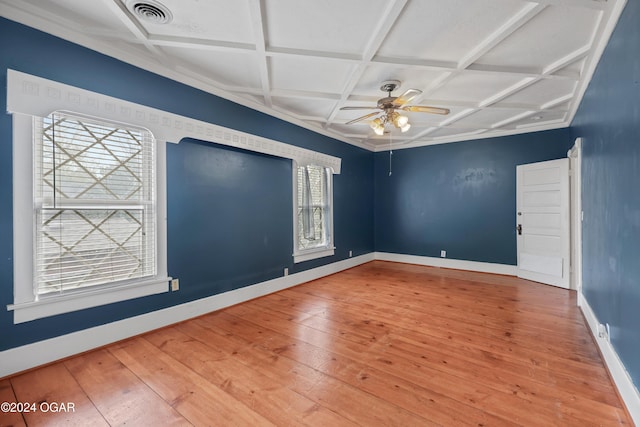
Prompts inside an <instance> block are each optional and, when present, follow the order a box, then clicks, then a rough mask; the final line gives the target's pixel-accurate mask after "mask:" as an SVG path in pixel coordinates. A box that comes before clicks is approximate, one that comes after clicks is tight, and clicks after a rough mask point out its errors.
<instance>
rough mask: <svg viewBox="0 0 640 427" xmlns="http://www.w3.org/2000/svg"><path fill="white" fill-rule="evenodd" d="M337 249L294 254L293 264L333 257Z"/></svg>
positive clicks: (317, 249)
mask: <svg viewBox="0 0 640 427" xmlns="http://www.w3.org/2000/svg"><path fill="white" fill-rule="evenodd" d="M334 253H335V248H334V247H331V248H314V249H309V250H306V251H304V252H299V253H297V254H293V262H294V264H297V263H299V262H304V261H310V260H312V259H317V258H324V257H326V256H333V254H334Z"/></svg>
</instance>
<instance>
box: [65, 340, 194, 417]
mask: <svg viewBox="0 0 640 427" xmlns="http://www.w3.org/2000/svg"><path fill="white" fill-rule="evenodd" d="M64 364H65V366H66V367H67V368H68V369H69V372H71V375H73V377H74V378H75V379H76V381H77V382H78V384H80V386H81V387H82V388H83V390H84V391H85V393H86V394H87V396H88V397H89V399H91V401H92V402H93V404H94V405H95V406H96V408H98V410H99V411H100V413H101V414H102V416H103V417H104V418H105V419H106V420H107V422H108V423H109V424H110V425H124V424H128V425H163V426H188V425H191V424H190V423H189V422H188V421H187V420H186V419H185V418H184V417H182V416H181V415H180V414H179V413H178V412H176V411H175V410H174V409H173V408H172V407H171V406H170V405H169V404H168V403H167V402H165V401H164V400H162V399H161V398H160V397H159V396H158V395H157V394H156V393H155V392H153V390H151V389H150V388H149V386H148V385H147V384H145V383H144V382H142V381H141V380H140V379H139V378H138V377H136V376H135V375H134V374H133V373H132V372H131V371H129V370H128V369H127V368H126V367H125V366H124V365H123V364H122V363H121V362H120V361H119V360H117V359H116V358H115V357H113V356H112V355H111V354H110V353H109V351H108V350H107V349H101V350H96V351H93V352H90V353H85V354H82V355H79V356H77V357H74V358H72V359H68V360H66V361H65V362H64Z"/></svg>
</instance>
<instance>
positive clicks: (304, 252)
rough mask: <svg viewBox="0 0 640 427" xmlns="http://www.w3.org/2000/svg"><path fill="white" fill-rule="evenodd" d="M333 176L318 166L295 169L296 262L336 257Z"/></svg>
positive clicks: (329, 171)
mask: <svg viewBox="0 0 640 427" xmlns="http://www.w3.org/2000/svg"><path fill="white" fill-rule="evenodd" d="M332 176H333V175H332V173H331V170H330V169H329V168H325V167H323V166H318V165H306V166H299V167H297V169H296V172H295V176H294V178H295V183H296V186H295V190H296V194H295V202H296V203H295V208H294V212H295V216H296V220H295V233H294V235H295V242H294V246H295V249H294V261H295V262H300V261H306V260H309V259H314V258H319V257H322V256H328V255H333V250H334V248H333V220H332V207H331V204H332V195H331V178H332Z"/></svg>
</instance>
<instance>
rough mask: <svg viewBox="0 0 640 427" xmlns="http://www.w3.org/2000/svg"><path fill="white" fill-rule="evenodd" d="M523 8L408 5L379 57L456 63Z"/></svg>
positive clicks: (490, 2) (494, 3)
mask: <svg viewBox="0 0 640 427" xmlns="http://www.w3.org/2000/svg"><path fill="white" fill-rule="evenodd" d="M524 5H525V3H523V2H522V1H520V0H474V1H467V0H447V1H442V0H420V1H412V2H409V3H408V4H407V6H406V7H405V9H404V10H403V12H402V15H401V16H400V17H399V19H398V21H397V22H396V24H395V25H394V26H393V29H392V31H391V32H390V34H389V36H388V37H387V38H386V39H385V41H384V43H383V44H382V46H381V47H380V50H379V51H378V54H379V55H382V56H388V57H403V58H420V59H431V60H437V61H452V62H454V63H455V62H458V61H460V60H461V59H462V58H464V56H465V55H467V54H468V53H470V52H471V51H472V50H473V49H474V48H475V47H476V46H477V44H478V43H479V42H481V41H483V40H484V39H485V38H487V37H488V36H490V35H491V34H492V33H493V32H495V30H496V28H497V27H499V26H501V25H503V24H504V23H505V22H506V21H507V20H508V19H509V18H510V17H511V16H512V15H514V14H515V13H517V12H518V11H519V10H520V9H521V8H522V7H524Z"/></svg>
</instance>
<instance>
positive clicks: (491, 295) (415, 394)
mask: <svg viewBox="0 0 640 427" xmlns="http://www.w3.org/2000/svg"><path fill="white" fill-rule="evenodd" d="M0 400H1V401H16V402H31V403H36V404H38V405H40V404H41V402H46V404H51V403H54V402H56V403H65V402H71V403H72V404H73V405H74V409H75V412H59V413H53V412H43V411H41V410H38V411H35V412H25V413H23V414H16V413H0V425H25V424H26V425H29V426H40V425H83V426H86V425H91V426H99V425H123V424H127V425H134V426H140V425H153V426H160V425H163V426H164V425H224V426H228V425H237V426H243V425H246V426H263V425H264V426H267V425H278V426H284V425H286V426H293V425H318V426H323V427H328V426H349V425H364V426H430V425H443V426H463V425H474V426H502V425H523V426H573V425H575V426H591V425H593V426H596V425H598V426H599V425H604V426H613V425H633V423H632V422H631V420H630V418H629V416H628V414H627V412H626V411H625V409H624V407H623V405H622V403H621V401H620V399H619V397H618V395H617V394H616V391H615V390H614V388H613V385H612V383H611V380H610V378H609V376H608V374H607V371H606V370H605V367H604V365H603V362H602V360H601V358H600V355H599V353H598V351H597V348H596V346H595V343H594V342H593V339H592V337H591V335H590V333H589V331H588V329H587V327H586V326H585V323H584V320H583V318H582V315H581V314H580V312H579V310H578V309H577V307H576V305H575V294H574V293H571V292H568V291H565V290H562V289H558V288H553V287H550V286H545V285H541V284H537V283H533V282H528V281H525V280H520V279H516V278H513V277H506V276H496V275H491V274H483V273H470V272H462V271H457V270H446V269H437V268H429V267H420V266H412V265H406V264H394V263H388V262H382V261H375V262H371V263H368V264H365V265H362V266H359V267H356V268H353V269H350V270H347V271H344V272H341V273H338V274H335V275H332V276H328V277H325V278H323V279H319V280H316V281H313V282H310V283H307V284H304V285H301V286H298V287H295V288H291V289H287V290H284V291H281V292H278V293H276V294H272V295H268V296H265V297H262V298H259V299H256V300H253V301H249V302H246V303H243V304H239V305H236V306H233V307H230V308H227V309H224V310H220V311H217V312H214V313H211V314H208V315H205V316H202V317H199V318H197V319H193V320H190V321H187V322H184V323H181V324H178V325H175V326H171V327H167V328H164V329H161V330H158V331H154V332H150V333H148V334H145V335H142V336H139V337H135V338H132V339H129V340H126V341H123V342H119V343H116V344H113V345H110V346H108V347H105V348H102V349H99V350H96V351H93V352H90V353H86V354H82V355H79V356H76V357H73V358H70V359H67V360H64V361H61V362H58V363H54V364H51V365H48V366H46V367H43V368H39V369H36V370H32V371H30V372H27V373H24V374H21V375H17V376H14V377H11V378H8V379H4V380H2V381H0Z"/></svg>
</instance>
